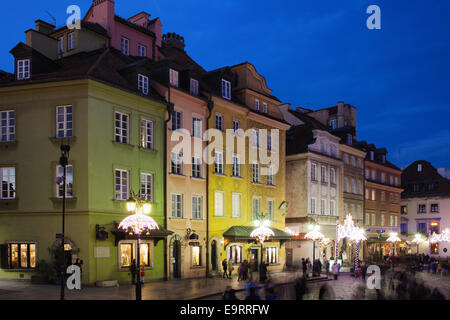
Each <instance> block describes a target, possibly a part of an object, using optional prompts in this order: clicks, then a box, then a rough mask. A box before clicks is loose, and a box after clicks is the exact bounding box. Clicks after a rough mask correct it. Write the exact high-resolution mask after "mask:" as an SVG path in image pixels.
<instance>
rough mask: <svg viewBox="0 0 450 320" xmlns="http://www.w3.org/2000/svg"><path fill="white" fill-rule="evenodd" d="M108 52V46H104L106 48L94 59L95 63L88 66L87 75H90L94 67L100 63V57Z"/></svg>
mask: <svg viewBox="0 0 450 320" xmlns="http://www.w3.org/2000/svg"><path fill="white" fill-rule="evenodd" d="M108 52H110V51H109V47H108V48H106V50H105V51H104V52H103V53H102V54H101V55H100V56H99V57H98V58H97V60H96V61H95V63H94V64H93V65H92V66H91V67H90V68H89V70H88V72H87V75H92V73H93V71H94V69H95V68H96V67H97V66H98V65H99V64H100V62H101V61H102V59H103V58H104V57H105V55H106V54H107V53H108Z"/></svg>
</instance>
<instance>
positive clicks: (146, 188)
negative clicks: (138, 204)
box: [141, 172, 155, 202]
mask: <svg viewBox="0 0 450 320" xmlns="http://www.w3.org/2000/svg"><path fill="white" fill-rule="evenodd" d="M154 177H155V176H154V174H153V173H148V172H141V197H142V198H143V199H147V200H148V201H150V202H153V192H154Z"/></svg>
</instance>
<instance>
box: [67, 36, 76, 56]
mask: <svg viewBox="0 0 450 320" xmlns="http://www.w3.org/2000/svg"><path fill="white" fill-rule="evenodd" d="M74 40H75V33H73V32H71V33H69V34H68V35H67V51H70V50H73V49H74V48H75V41H74Z"/></svg>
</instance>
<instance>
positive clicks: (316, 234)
mask: <svg viewBox="0 0 450 320" xmlns="http://www.w3.org/2000/svg"><path fill="white" fill-rule="evenodd" d="M308 229H309V230H311V231H309V232H308V233H307V234H305V239H309V240H312V242H313V263H314V261H315V260H316V241H318V240H322V239H323V238H325V236H324V235H323V234H322V233H321V232H320V231H319V229H320V226H319V225H318V224H312V223H310V224H308Z"/></svg>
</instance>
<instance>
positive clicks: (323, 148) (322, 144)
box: [320, 141, 327, 153]
mask: <svg viewBox="0 0 450 320" xmlns="http://www.w3.org/2000/svg"><path fill="white" fill-rule="evenodd" d="M320 152H322V153H327V148H326V147H325V143H324V142H323V141H321V142H320Z"/></svg>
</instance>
